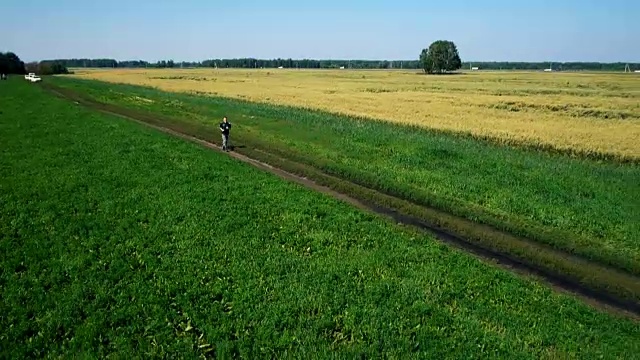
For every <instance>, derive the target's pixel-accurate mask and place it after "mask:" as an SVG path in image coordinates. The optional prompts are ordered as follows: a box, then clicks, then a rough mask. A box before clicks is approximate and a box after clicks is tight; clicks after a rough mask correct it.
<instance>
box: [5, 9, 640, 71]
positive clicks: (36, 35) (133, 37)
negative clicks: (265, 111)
mask: <svg viewBox="0 0 640 360" xmlns="http://www.w3.org/2000/svg"><path fill="white" fill-rule="evenodd" d="M94 7H96V8H94ZM2 15H3V21H2V22H1V23H0V32H1V33H2V34H3V38H2V39H1V40H0V51H13V52H15V53H16V54H17V55H18V56H20V57H21V59H22V60H23V61H25V62H31V61H39V60H46V59H69V58H89V59H97V58H106V59H115V60H118V61H125V60H144V61H149V62H156V61H159V60H170V59H172V60H174V61H176V62H181V61H187V62H194V61H203V60H206V59H215V58H221V59H232V58H258V59H274V58H285V59H287V58H291V59H305V58H306V59H315V60H322V59H331V60H339V59H344V60H348V59H351V60H356V59H358V60H374V61H376V60H416V59H417V58H418V56H419V53H420V51H421V50H422V49H423V48H425V47H428V46H429V44H430V43H431V42H433V41H435V40H440V39H444V40H451V41H454V42H455V43H456V45H457V46H458V50H459V52H460V56H461V58H462V60H463V61H465V62H469V61H473V62H493V61H497V62H502V61H508V62H558V63H559V62H601V63H613V62H619V63H626V62H628V63H640V46H638V44H639V43H640V40H638V39H637V38H634V35H637V34H640V21H635V18H636V17H637V16H638V15H640V2H637V1H629V0H613V1H609V2H601V1H577V0H566V1H564V2H562V3H556V2H554V1H549V0H540V1H537V2H535V3H526V4H514V3H513V2H510V1H504V0H491V1H476V2H472V1H469V0H460V1H458V2H455V3H450V4H449V3H447V4H442V3H437V4H425V3H421V2H418V1H416V0H408V1H404V2H393V3H388V2H386V3H367V2H365V1H362V0H356V1H352V2H351V3H349V4H343V3H341V2H339V1H335V0H327V1H324V2H323V3H321V4H319V3H306V2H300V3H297V2H293V1H275V2H273V3H270V4H267V3H264V2H259V1H255V0H247V1H244V2H242V3H235V4H230V3H222V4H212V3H210V2H207V1H204V0H194V1H190V2H184V3H178V2H174V1H163V0H159V1H150V0H139V1H137V2H130V1H127V2H125V1H122V0H113V1H111V2H109V3H101V4H100V5H99V6H98V5H94V4H91V3H87V2H86V1H79V0H61V1H58V2H53V3H52V2H45V1H42V0H25V1H19V0H9V2H8V4H6V5H5V6H4V9H3V11H2Z"/></svg>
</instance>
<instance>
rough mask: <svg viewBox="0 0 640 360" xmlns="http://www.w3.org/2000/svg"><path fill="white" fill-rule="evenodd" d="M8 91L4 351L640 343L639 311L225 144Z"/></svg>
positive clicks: (384, 351)
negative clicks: (488, 257)
mask: <svg viewBox="0 0 640 360" xmlns="http://www.w3.org/2000/svg"><path fill="white" fill-rule="evenodd" d="M158 96H160V95H158ZM0 99H1V100H2V102H1V104H2V107H1V108H0V111H1V114H0V139H2V142H1V144H2V156H1V157H0V170H1V173H2V176H1V177H0V252H1V253H2V256H1V258H0V260H1V261H2V266H1V267H0V269H1V270H0V271H1V272H0V293H1V294H2V297H1V300H0V314H1V315H0V329H2V330H0V354H1V355H0V356H1V357H2V358H26V357H65V356H71V355H73V356H78V357H84V356H87V357H105V356H107V355H109V354H113V355H117V356H119V357H130V356H132V355H138V356H145V357H149V356H156V357H168V356H178V355H179V356H180V357H185V358H196V357H199V356H200V355H203V354H204V355H209V356H212V355H216V356H217V357H223V358H228V357H230V356H231V355H232V354H238V355H241V356H243V357H247V358H272V357H275V356H277V357H281V356H285V357H286V356H297V357H305V358H313V357H329V356H331V357H336V356H337V357H341V358H353V357H357V356H359V355H368V357H374V356H375V357H380V356H381V355H383V356H387V357H396V358H407V357H411V356H420V357H431V358H445V357H453V358H469V357H473V358H492V359H493V358H532V359H533V358H536V359H537V358H553V359H555V358H580V359H592V358H593V359H596V358H625V357H628V356H629V355H630V354H634V353H636V354H637V353H640V342H638V339H639V338H640V328H639V327H638V325H637V323H635V322H633V321H631V320H625V319H619V318H616V317H613V316H611V315H607V314H604V313H600V312H597V311H595V310H592V309H590V308H589V307H587V306H586V305H584V304H582V303H580V302H578V301H577V300H575V299H573V298H571V297H569V296H565V295H560V294H557V293H554V292H552V291H551V290H549V289H548V288H546V287H543V286H541V285H538V284H537V283H535V282H533V281H528V280H523V279H520V278H518V277H516V276H515V275H513V274H510V273H508V272H506V271H503V270H498V269H495V268H493V267H491V266H489V265H486V264H483V263H482V262H480V261H479V260H477V259H475V258H473V257H471V256H468V255H466V254H463V253H461V252H459V251H454V250H451V249H449V248H448V247H445V246H443V245H440V244H438V243H437V242H435V241H434V240H433V239H431V238H430V237H428V236H424V235H419V234H417V233H414V232H411V231H404V230H401V229H399V228H397V227H396V226H394V225H391V224H389V223H387V222H384V221H382V220H380V219H378V218H376V217H374V216H371V215H367V214H365V213H363V212H361V211H358V210H354V209H353V208H351V207H349V206H347V205H345V204H342V203H339V202H338V201H336V200H333V199H331V198H329V197H327V196H324V195H321V194H317V193H312V192H309V191H308V190H305V189H302V188H301V187H299V186H296V185H292V184H288V183H284V182H282V181H281V180H279V179H277V178H276V177H275V176H272V175H269V174H265V173H262V172H260V171H258V170H255V169H253V168H250V167H249V166H248V165H244V164H242V163H238V162H236V161H234V160H232V159H230V158H228V157H226V156H224V155H222V154H218V153H215V152H212V151H210V150H207V149H204V148H200V147H198V146H195V145H193V144H190V143H186V142H184V141H182V140H179V139H175V138H171V137H169V136H167V135H164V134H160V133H157V132H155V131H153V130H149V129H147V128H144V127H142V126H141V125H138V124H134V123H130V122H127V121H126V120H122V119H120V118H117V117H113V116H106V115H101V114H97V113H95V112H92V111H89V110H86V109H84V108H82V107H80V106H78V105H75V104H73V103H71V102H67V101H63V100H60V99H57V98H55V97H53V96H52V95H50V94H48V93H46V92H45V91H44V90H42V89H40V88H39V85H36V84H30V83H26V82H24V81H21V80H20V79H15V80H10V81H8V82H3V83H0ZM179 101H186V100H179ZM194 101H196V102H198V101H200V102H201V104H202V105H203V106H205V105H206V106H209V104H210V103H209V101H210V100H194ZM274 111H275V110H274ZM236 116H240V115H239V114H237V115H236ZM232 119H235V117H234V118H232ZM238 122H239V123H240V121H238ZM344 126H349V125H344ZM238 128H240V129H247V130H249V129H251V128H250V126H249V125H248V124H247V125H241V126H239V127H238ZM396 131H398V132H399V133H401V132H400V131H399V130H396ZM311 148H313V146H311ZM620 171H622V170H620Z"/></svg>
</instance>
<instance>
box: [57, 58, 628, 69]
mask: <svg viewBox="0 0 640 360" xmlns="http://www.w3.org/2000/svg"><path fill="white" fill-rule="evenodd" d="M45 62H47V63H58V64H62V65H64V66H65V67H67V68H202V67H204V68H215V67H218V68H241V69H253V68H258V69H260V68H279V67H283V68H290V69H296V68H299V69H339V68H341V67H344V68H345V69H423V68H424V67H423V63H422V62H421V61H420V60H357V59H355V60H331V59H327V60H313V59H299V60H296V59H258V58H235V59H209V60H204V61H174V60H161V61H157V62H149V61H144V60H126V61H117V60H115V59H56V60H46V61H45ZM626 65H627V63H621V62H618V63H599V62H552V63H550V62H509V61H501V62H498V61H496V62H487V61H478V62H474V61H471V62H470V61H466V62H461V63H460V66H461V68H462V69H470V68H471V67H478V68H479V69H480V70H544V69H548V68H550V67H551V68H552V69H554V70H558V71H624V69H625V66H626ZM629 67H630V68H631V70H632V71H633V70H640V63H629Z"/></svg>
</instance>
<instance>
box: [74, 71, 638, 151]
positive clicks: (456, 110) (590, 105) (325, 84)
mask: <svg viewBox="0 0 640 360" xmlns="http://www.w3.org/2000/svg"><path fill="white" fill-rule="evenodd" d="M75 72H76V74H75V75H73V76H75V77H79V78H91V79H99V80H103V81H109V82H119V83H128V84H139V85H148V86H154V87H158V88H160V89H162V90H168V91H178V92H197V93H203V94H212V95H220V96H228V97H235V98H241V99H247V100H251V101H260V102H269V103H274V104H285V105H293V106H302V107H308V108H313V109H322V110H326V111H330V112H337V113H344V114H349V115H355V116H363V117H369V118H376V119H383V120H389V121H394V122H401V123H408V124H414V125H419V126H425V127H430V128H435V129H441V130H448V131H455V132H464V133H470V134H473V135H475V136H480V137H489V138H492V139H497V140H499V141H505V142H509V143H518V144H527V145H531V146H540V147H551V148H556V149H563V150H569V151H576V152H579V153H583V154H584V153H586V154H597V155H602V154H604V155H606V156H614V157H620V158H626V159H640V141H638V140H637V139H639V138H640V76H638V74H613V73H585V74H578V73H543V72H540V73H533V72H478V73H472V72H468V73H465V74H463V75H456V76H421V75H418V74H417V73H416V72H415V71H351V70H341V71H340V70H335V71H332V70H324V71H318V70H282V69H280V70H279V69H270V70H239V69H220V70H215V69H182V70H180V69H173V70H162V69H128V70H112V69H111V70H98V69H75Z"/></svg>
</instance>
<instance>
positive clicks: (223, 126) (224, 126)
mask: <svg viewBox="0 0 640 360" xmlns="http://www.w3.org/2000/svg"><path fill="white" fill-rule="evenodd" d="M230 130H231V123H229V122H228V121H227V117H226V116H225V117H224V118H222V122H221V123H220V131H221V132H222V150H223V151H229V131H230Z"/></svg>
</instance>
